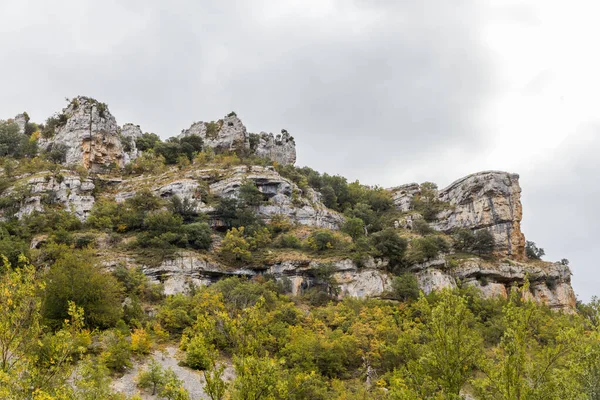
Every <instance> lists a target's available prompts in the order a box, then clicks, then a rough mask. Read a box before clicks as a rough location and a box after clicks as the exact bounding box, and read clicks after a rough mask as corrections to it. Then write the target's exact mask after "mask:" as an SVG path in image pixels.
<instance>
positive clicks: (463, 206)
mask: <svg viewBox="0 0 600 400" xmlns="http://www.w3.org/2000/svg"><path fill="white" fill-rule="evenodd" d="M390 190H391V191H392V196H393V198H394V203H395V204H396V207H397V208H398V209H399V210H401V211H409V210H410V208H411V206H410V205H411V201H412V199H413V197H414V196H415V195H416V194H418V193H419V191H420V189H419V185H417V184H410V185H404V186H399V187H397V188H393V189H390ZM438 197H439V200H441V201H443V202H445V203H447V204H449V207H447V208H446V209H445V210H443V211H442V212H440V213H439V214H438V215H437V218H436V221H435V223H434V224H433V227H434V228H435V229H437V230H439V231H442V232H445V233H452V232H453V231H454V230H455V229H456V228H468V229H472V230H479V229H488V230H489V231H490V232H492V233H493V234H494V238H495V240H496V251H497V252H498V253H499V254H502V255H507V256H510V257H511V258H514V259H516V260H523V259H525V237H524V235H523V233H522V232H521V218H522V215H523V210H522V206H521V187H520V186H519V175H517V174H511V173H507V172H499V171H487V172H480V173H476V174H472V175H469V176H466V177H464V178H462V179H459V180H457V181H456V182H454V183H452V184H450V185H449V186H448V187H446V188H445V189H442V190H440V191H439V193H438Z"/></svg>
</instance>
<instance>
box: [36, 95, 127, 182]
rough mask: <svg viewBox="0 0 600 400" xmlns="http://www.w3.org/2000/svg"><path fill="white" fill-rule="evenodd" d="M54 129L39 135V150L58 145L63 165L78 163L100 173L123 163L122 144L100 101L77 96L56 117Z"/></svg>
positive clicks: (109, 114)
mask: <svg viewBox="0 0 600 400" xmlns="http://www.w3.org/2000/svg"><path fill="white" fill-rule="evenodd" d="M56 120H57V123H56V126H55V128H54V132H50V134H49V135H48V136H49V137H42V138H41V139H40V141H39V146H40V147H41V148H42V149H50V148H57V147H62V148H64V149H65V159H64V162H65V163H66V164H81V165H83V166H84V167H85V168H87V169H89V170H91V171H94V172H100V171H102V170H103V169H104V168H108V167H110V166H112V165H116V166H118V167H122V166H123V152H124V151H123V146H122V144H121V140H120V137H119V127H118V126H117V122H116V120H115V117H113V116H112V114H111V113H110V112H109V111H108V107H107V106H106V104H104V103H100V102H98V101H96V100H94V99H90V98H88V97H83V96H79V97H76V98H75V99H73V100H71V102H70V103H69V105H68V106H67V107H66V108H64V109H63V110H62V112H61V113H59V114H58V115H57V116H56Z"/></svg>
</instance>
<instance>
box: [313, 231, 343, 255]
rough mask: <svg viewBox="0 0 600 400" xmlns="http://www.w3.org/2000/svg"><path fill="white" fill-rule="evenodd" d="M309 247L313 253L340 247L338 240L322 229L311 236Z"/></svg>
mask: <svg viewBox="0 0 600 400" xmlns="http://www.w3.org/2000/svg"><path fill="white" fill-rule="evenodd" d="M307 245H308V247H309V249H311V250H313V251H325V250H330V249H333V248H335V247H336V246H337V245H338V239H337V238H336V237H335V235H334V234H333V233H332V232H331V231H328V230H326V229H320V230H318V231H315V232H313V233H311V234H310V236H309V237H308V239H307Z"/></svg>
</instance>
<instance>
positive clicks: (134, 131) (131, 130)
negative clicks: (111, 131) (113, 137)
mask: <svg viewBox="0 0 600 400" xmlns="http://www.w3.org/2000/svg"><path fill="white" fill-rule="evenodd" d="M141 136H142V129H141V128H140V126H139V125H134V124H131V123H127V124H125V125H123V127H122V128H121V142H122V144H123V164H125V165H126V164H129V163H130V162H132V161H135V159H136V158H137V157H138V156H139V155H140V151H139V150H138V148H137V145H136V142H135V141H136V140H137V139H138V138H139V137H141Z"/></svg>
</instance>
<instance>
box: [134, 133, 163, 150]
mask: <svg viewBox="0 0 600 400" xmlns="http://www.w3.org/2000/svg"><path fill="white" fill-rule="evenodd" d="M158 143H160V137H158V135H157V134H154V133H144V134H142V136H140V137H138V138H137V139H136V140H135V146H136V148H137V149H138V150H140V151H146V150H150V149H153V148H154V146H156V145H157V144H158Z"/></svg>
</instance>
